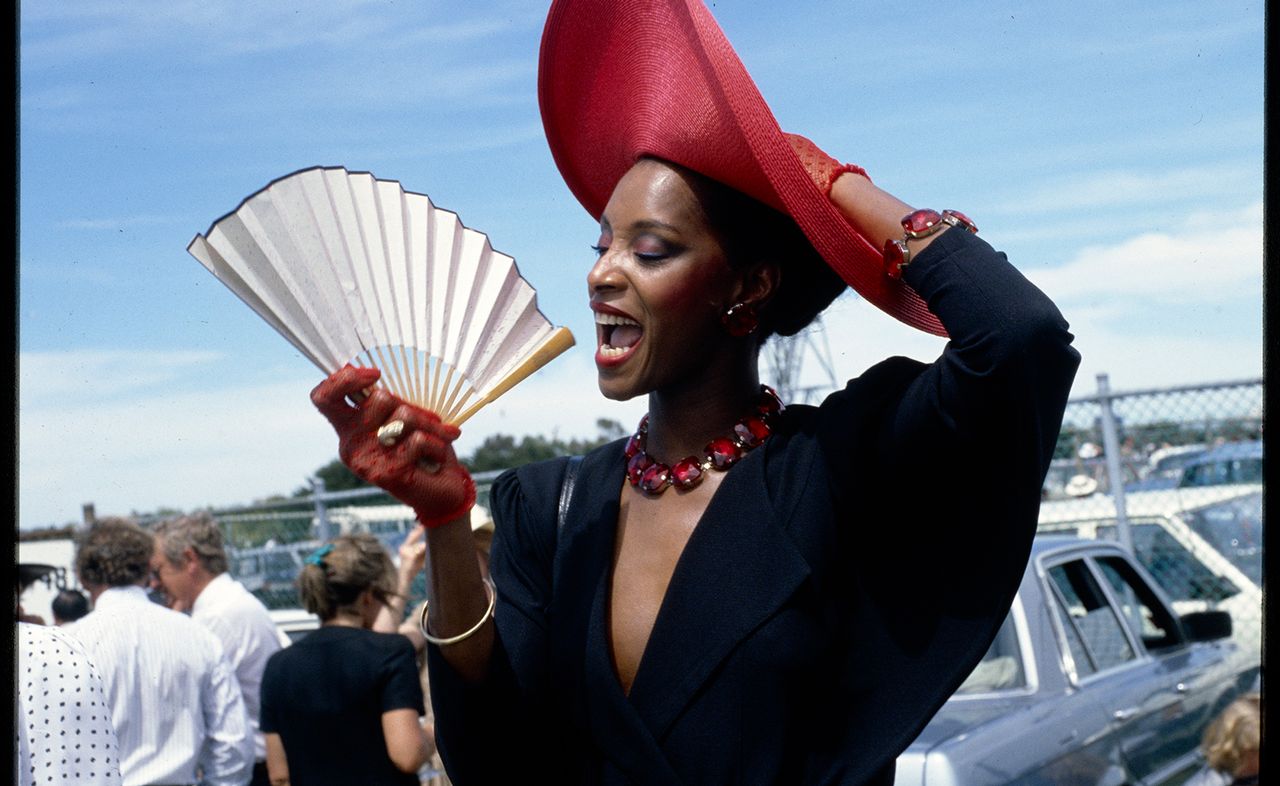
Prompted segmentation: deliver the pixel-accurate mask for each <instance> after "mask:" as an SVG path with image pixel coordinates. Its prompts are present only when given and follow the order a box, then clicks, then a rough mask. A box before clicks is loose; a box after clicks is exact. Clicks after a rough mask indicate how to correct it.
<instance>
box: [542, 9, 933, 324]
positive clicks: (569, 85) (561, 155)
mask: <svg viewBox="0 0 1280 786" xmlns="http://www.w3.org/2000/svg"><path fill="white" fill-rule="evenodd" d="M538 101H539V104H540V106H541V110H542V123H543V126H544V127H545V129H546V133H547V142H548V143H549V144H550V146H551V153H552V156H553V157H554V158H555V161H556V165H557V166H558V167H559V168H560V173H561V175H563V177H564V179H565V182H566V183H567V184H568V185H569V189H570V190H571V191H572V192H573V194H574V196H576V197H577V198H578V201H579V202H581V203H582V205H583V207H585V208H586V209H587V212H588V213H590V214H591V215H592V216H593V217H595V218H596V219H599V218H600V214H601V213H602V212H603V211H604V206H605V204H606V203H607V202H608V201H609V197H610V195H611V194H612V193H613V189H614V186H615V185H616V184H617V183H618V181H619V180H620V179H621V178H622V176H623V175H624V174H626V172H627V171H628V170H629V169H630V168H631V167H632V165H634V164H635V162H636V161H637V160H638V159H639V158H640V157H641V156H645V155H649V156H655V157H657V158H662V159H665V160H667V161H671V162H674V163H676V164H680V165H681V166H685V167H688V168H689V169H692V170H694V171H695V172H699V173H701V174H703V175H706V176H707V177H710V178H712V179H714V180H718V181H720V182H721V183H724V184H725V185H728V186H731V187H733V188H736V189H738V190H739V191H742V192H743V193H745V194H748V195H749V196H752V197H754V198H755V199H757V200H759V201H761V202H764V203H765V204H767V205H770V206H771V207H773V208H775V209H777V210H780V211H782V212H784V213H786V214H787V215H789V216H791V218H792V219H793V220H794V221H795V222H796V224H797V225H798V226H799V227H800V229H801V230H802V231H803V232H804V233H805V235H806V236H807V237H808V238H809V242H810V243H812V244H813V246H814V248H815V249H817V251H818V253H819V254H821V255H822V257H823V259H825V260H826V262H827V264H828V265H830V266H831V268H832V269H833V270H835V271H836V272H837V273H839V274H840V276H841V277H842V278H843V279H844V280H845V281H846V282H848V283H849V285H850V286H852V287H853V288H854V289H855V290H857V292H858V293H859V294H860V295H862V297H864V298H866V299H867V300H868V301H870V302H871V303H873V304H874V305H876V306H877V307H879V308H880V309H881V310H883V311H884V312H886V313H887V314H889V315H890V316H892V317H894V318H896V319H898V320H900V321H902V322H905V323H906V324H908V325H911V326H912V327H915V328H919V329H921V330H924V331H927V332H929V333H934V334H936V335H940V336H945V335H946V331H945V330H944V329H943V327H942V324H941V323H940V322H939V321H938V318H937V317H936V316H934V315H933V313H932V312H930V311H929V309H928V307H927V306H926V305H925V302H924V300H923V299H922V298H921V297H920V296H919V295H917V294H916V292H915V291H914V290H913V289H911V288H910V287H908V286H906V285H905V284H903V283H902V282H901V281H900V280H895V279H891V278H889V277H888V276H887V275H886V274H885V264H884V254H883V251H882V249H881V248H879V247H877V246H876V245H875V244H874V243H872V242H871V241H869V240H868V239H867V238H866V237H864V236H863V235H862V234H861V233H859V232H858V231H857V230H856V229H855V228H854V227H853V226H852V225H851V224H850V223H849V222H848V221H847V220H846V219H845V218H844V216H843V215H842V214H841V213H840V211H839V210H838V209H837V208H836V206H835V205H834V204H833V203H832V202H831V200H830V198H829V197H828V196H827V194H826V192H825V190H824V189H822V188H819V186H818V185H817V184H815V183H814V181H813V180H812V179H811V178H810V176H809V174H808V172H807V170H806V169H805V167H804V165H803V164H802V163H801V161H800V159H799V157H798V156H797V154H796V152H795V151H794V150H793V149H792V146H791V143H790V142H789V141H788V140H787V137H786V135H784V134H783V131H782V129H781V128H780V127H779V126H778V121H777V120H775V119H774V117H773V113H772V112H771V111H770V110H769V106H768V105H767V104H766V103H765V101H764V98H763V97H761V95H760V91H759V90H758V89H757V88H756V85H755V83H754V82H753V81H752V80H751V76H750V75H749V74H748V73H747V70H746V68H744V67H743V65H742V61H740V60H739V59H738V56H737V54H736V53H735V52H734V51H733V47H731V46H730V45H729V41H728V39H726V38H725V36H724V33H723V32H722V31H721V30H720V26H719V25H717V24H716V21H715V19H713V18H712V16H711V12H710V11H708V10H707V8H706V6H704V5H703V4H702V2H701V1H700V0H579V1H578V2H575V1H574V0H555V2H553V3H552V5H551V10H550V12H549V13H548V15H547V25H546V28H545V30H544V31H543V34H542V51H541V55H540V58H539V63H538Z"/></svg>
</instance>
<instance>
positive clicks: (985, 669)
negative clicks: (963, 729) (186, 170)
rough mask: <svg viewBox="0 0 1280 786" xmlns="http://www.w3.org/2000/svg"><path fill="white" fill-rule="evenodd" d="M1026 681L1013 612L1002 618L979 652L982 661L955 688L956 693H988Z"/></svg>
mask: <svg viewBox="0 0 1280 786" xmlns="http://www.w3.org/2000/svg"><path fill="white" fill-rule="evenodd" d="M1026 684H1027V678H1026V675H1025V674H1024V672H1023V669H1022V651H1021V648H1019V646H1018V633H1017V629H1016V628H1015V627H1014V623H1013V615H1012V614H1009V615H1007V616H1005V618H1004V624H1002V625H1001V626H1000V631H999V632H998V633H996V638H995V640H994V641H992V642H991V646H990V647H989V648H988V649H987V654H986V655H983V656H982V661H981V662H980V663H978V665H977V667H976V668H975V669H974V670H973V671H972V672H971V673H970V674H969V676H968V677H967V678H966V679H965V681H964V682H963V683H961V685H960V687H959V688H958V689H957V690H956V695H957V696H963V695H966V694H974V693H992V692H995V691H1003V690H1012V689H1015V688H1021V687H1024V686H1025V685H1026Z"/></svg>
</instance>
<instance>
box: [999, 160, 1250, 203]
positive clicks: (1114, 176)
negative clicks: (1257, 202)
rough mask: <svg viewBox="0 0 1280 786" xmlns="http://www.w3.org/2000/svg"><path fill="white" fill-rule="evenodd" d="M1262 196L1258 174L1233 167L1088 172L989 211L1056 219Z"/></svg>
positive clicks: (1041, 187) (1043, 186) (1051, 180)
mask: <svg viewBox="0 0 1280 786" xmlns="http://www.w3.org/2000/svg"><path fill="white" fill-rule="evenodd" d="M1242 189H1243V190H1244V191H1245V193H1248V191H1255V192H1257V193H1261V189H1262V174H1261V171H1260V170H1258V169H1256V168H1252V167H1248V166H1244V165H1238V164H1225V165H1205V166H1197V167H1184V168H1181V169H1172V168H1171V169H1161V170H1159V171H1158V172H1155V173H1152V172H1146V171H1136V170H1118V169H1117V170H1103V171H1097V170H1093V171H1089V172H1087V173H1085V174H1081V175H1072V176H1069V177H1060V178H1049V179H1045V180H1042V181H1039V183H1038V187H1037V188H1036V189H1035V190H1033V191H1031V192H1029V193H1024V194H1017V195H1016V198H1014V199H1012V200H1010V201H1008V202H1005V203H1003V204H995V205H993V206H992V207H993V209H995V210H998V211H1001V212H1004V213H1009V214H1012V215H1017V216H1026V215H1027V214H1031V213H1041V214H1060V213H1062V212H1064V211H1066V212H1079V211H1082V210H1084V211H1097V210H1099V209H1102V208H1110V209H1115V210H1120V211H1124V210H1126V209H1128V210H1131V209H1132V208H1133V206H1135V205H1150V204H1152V203H1155V204H1168V203H1169V202H1170V201H1172V200H1179V201H1181V200H1196V201H1200V202H1203V200H1204V198H1205V196H1206V195H1209V194H1214V195H1218V194H1237V193H1240V192H1241V191H1242Z"/></svg>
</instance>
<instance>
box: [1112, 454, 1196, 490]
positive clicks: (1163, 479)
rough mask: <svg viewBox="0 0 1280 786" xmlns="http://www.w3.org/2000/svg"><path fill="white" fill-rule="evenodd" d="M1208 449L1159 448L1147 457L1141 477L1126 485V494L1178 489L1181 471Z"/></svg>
mask: <svg viewBox="0 0 1280 786" xmlns="http://www.w3.org/2000/svg"><path fill="white" fill-rule="evenodd" d="M1207 449H1208V447H1207V446H1206V445H1203V444H1199V443H1197V444H1193V445H1174V446H1171V447H1167V448H1159V449H1157V450H1155V451H1153V452H1152V453H1151V455H1150V456H1148V457H1147V466H1146V468H1145V470H1143V472H1142V477H1141V479H1139V480H1136V481H1134V482H1132V483H1126V484H1125V487H1124V490H1125V492H1126V493H1128V492H1132V491H1156V490H1158V489H1172V488H1177V487H1178V482H1179V481H1180V480H1182V470H1183V469H1184V468H1185V467H1186V466H1187V464H1189V463H1190V462H1192V461H1194V460H1195V459H1197V458H1199V457H1200V456H1201V455H1203V454H1204V452H1205V451H1206V450H1207Z"/></svg>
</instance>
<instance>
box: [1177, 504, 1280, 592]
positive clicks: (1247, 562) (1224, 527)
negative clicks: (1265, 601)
mask: <svg viewBox="0 0 1280 786" xmlns="http://www.w3.org/2000/svg"><path fill="white" fill-rule="evenodd" d="M1186 521H1187V524H1188V525H1189V526H1190V527H1191V529H1193V530H1195V533H1196V534H1197V535H1199V536H1200V537H1202V538H1204V539H1205V540H1207V541H1208V542H1209V543H1210V544H1212V545H1213V547H1214V548H1216V549H1217V550H1218V551H1219V552H1220V553H1221V554H1222V556H1224V557H1226V558H1227V559H1229V560H1231V564H1233V565H1235V566H1236V567H1237V568H1239V569H1240V571H1241V572H1242V573H1244V574H1245V575H1246V576H1248V577H1249V578H1250V579H1252V580H1253V582H1254V583H1255V584H1257V585H1259V586H1261V585H1262V492H1261V491H1259V492H1257V493H1256V494H1249V495H1247V496H1244V497H1239V498H1236V499H1232V500H1227V501H1225V502H1219V503H1217V504H1216V505H1210V506H1208V507H1205V508H1201V509H1199V510H1196V511H1192V512H1191V513H1188V514H1187V515H1186Z"/></svg>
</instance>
